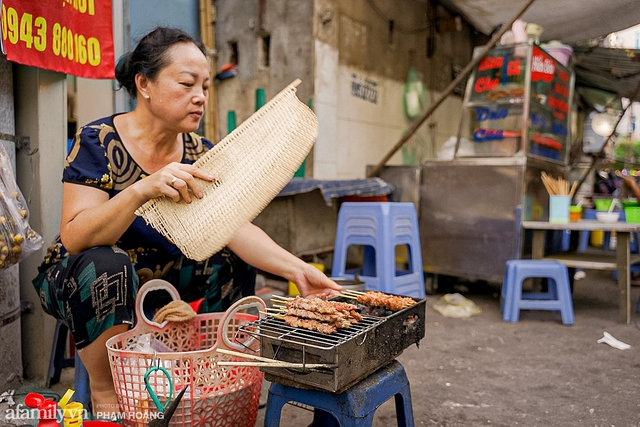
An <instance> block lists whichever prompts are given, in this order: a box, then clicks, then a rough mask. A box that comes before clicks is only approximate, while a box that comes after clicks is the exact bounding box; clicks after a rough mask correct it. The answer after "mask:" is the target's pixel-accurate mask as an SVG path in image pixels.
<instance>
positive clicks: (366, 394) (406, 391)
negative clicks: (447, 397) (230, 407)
mask: <svg viewBox="0 0 640 427" xmlns="http://www.w3.org/2000/svg"><path fill="white" fill-rule="evenodd" d="M392 397H393V398H394V399H395V404H396V418H397V422H398V426H399V427H413V425H414V422H413V407H412V405H411V390H410V387H409V380H408V378H407V374H406V373H405V371H404V368H403V367H402V365H401V364H400V362H398V361H395V360H394V361H393V362H391V363H390V364H389V365H387V366H385V367H384V368H381V369H379V370H378V371H377V372H375V373H373V374H371V375H370V376H368V377H367V378H365V379H364V380H362V381H360V382H359V383H358V384H356V385H354V386H353V387H351V388H350V389H348V390H347V391H345V392H343V393H340V394H335V393H330V392H325V391H320V390H307V389H299V388H296V387H291V386H286V385H283V384H280V383H275V382H274V383H271V386H270V387H269V396H268V397H267V409H266V412H265V419H264V427H278V426H279V425H280V415H281V413H282V408H283V407H284V405H286V404H287V403H289V402H297V403H301V404H303V405H307V406H311V407H313V408H316V409H319V410H321V411H320V412H321V413H322V414H323V416H324V417H325V418H324V420H323V421H322V424H321V425H322V427H330V426H334V425H335V426H341V427H371V426H372V425H373V418H374V416H375V412H376V410H377V409H378V408H379V407H380V406H381V405H382V404H383V403H384V402H386V401H387V400H389V399H391V398H392ZM327 415H330V416H331V417H330V418H329V417H327ZM312 425H314V426H315V425H320V424H319V423H318V422H317V420H316V419H314V423H313V424H312Z"/></svg>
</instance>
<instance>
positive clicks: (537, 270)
mask: <svg viewBox="0 0 640 427" xmlns="http://www.w3.org/2000/svg"><path fill="white" fill-rule="evenodd" d="M527 278H546V279H549V280H548V286H549V290H548V292H523V291H522V283H523V282H524V280H525V279H527ZM500 310H501V312H502V319H503V320H504V321H505V322H518V321H519V319H520V310H550V311H560V314H561V316H562V323H563V324H564V325H573V322H574V316H573V303H572V301H571V289H570V285H569V273H568V270H567V267H566V266H565V265H564V264H562V263H560V262H558V261H547V260H534V259H519V260H508V261H507V262H506V270H505V274H504V280H503V283H502V292H501V301H500Z"/></svg>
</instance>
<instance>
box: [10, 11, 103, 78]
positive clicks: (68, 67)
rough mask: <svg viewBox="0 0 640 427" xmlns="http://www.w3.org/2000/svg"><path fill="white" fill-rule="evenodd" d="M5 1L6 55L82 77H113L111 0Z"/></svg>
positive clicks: (13, 58) (22, 61)
mask: <svg viewBox="0 0 640 427" xmlns="http://www.w3.org/2000/svg"><path fill="white" fill-rule="evenodd" d="M0 3H1V4H2V20H1V21H0V26H1V27H2V40H1V42H2V52H3V53H4V54H5V55H6V57H7V60H9V61H13V62H17V63H19V64H24V65H29V66H33V67H38V68H44V69H47V70H52V71H58V72H61V73H66V74H73V75H75V76H78V77H90V78H113V77H114V68H115V67H114V51H113V28H112V15H111V0H0Z"/></svg>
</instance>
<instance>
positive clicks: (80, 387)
mask: <svg viewBox="0 0 640 427" xmlns="http://www.w3.org/2000/svg"><path fill="white" fill-rule="evenodd" d="M67 331H68V328H67V325H65V324H64V323H63V322H62V321H61V320H58V321H57V322H56V326H55V330H54V333H53V347H52V348H51V358H50V359H49V372H48V376H47V380H48V382H50V383H51V382H53V383H56V382H58V381H60V374H61V371H62V368H64V367H68V366H74V374H73V391H74V393H73V400H74V401H75V402H79V403H82V405H83V406H84V407H85V408H87V409H88V408H89V407H90V404H91V389H90V388H89V374H88V373H87V369H86V368H85V367H84V364H83V363H82V360H80V356H79V355H78V352H77V351H75V352H74V359H73V364H71V363H70V362H69V361H66V360H64V347H65V345H66V343H67Z"/></svg>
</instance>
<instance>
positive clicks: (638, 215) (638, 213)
mask: <svg viewBox="0 0 640 427" xmlns="http://www.w3.org/2000/svg"><path fill="white" fill-rule="evenodd" d="M624 214H625V216H626V221H627V222H628V223H631V224H640V206H637V205H636V206H626V207H625V208H624Z"/></svg>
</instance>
